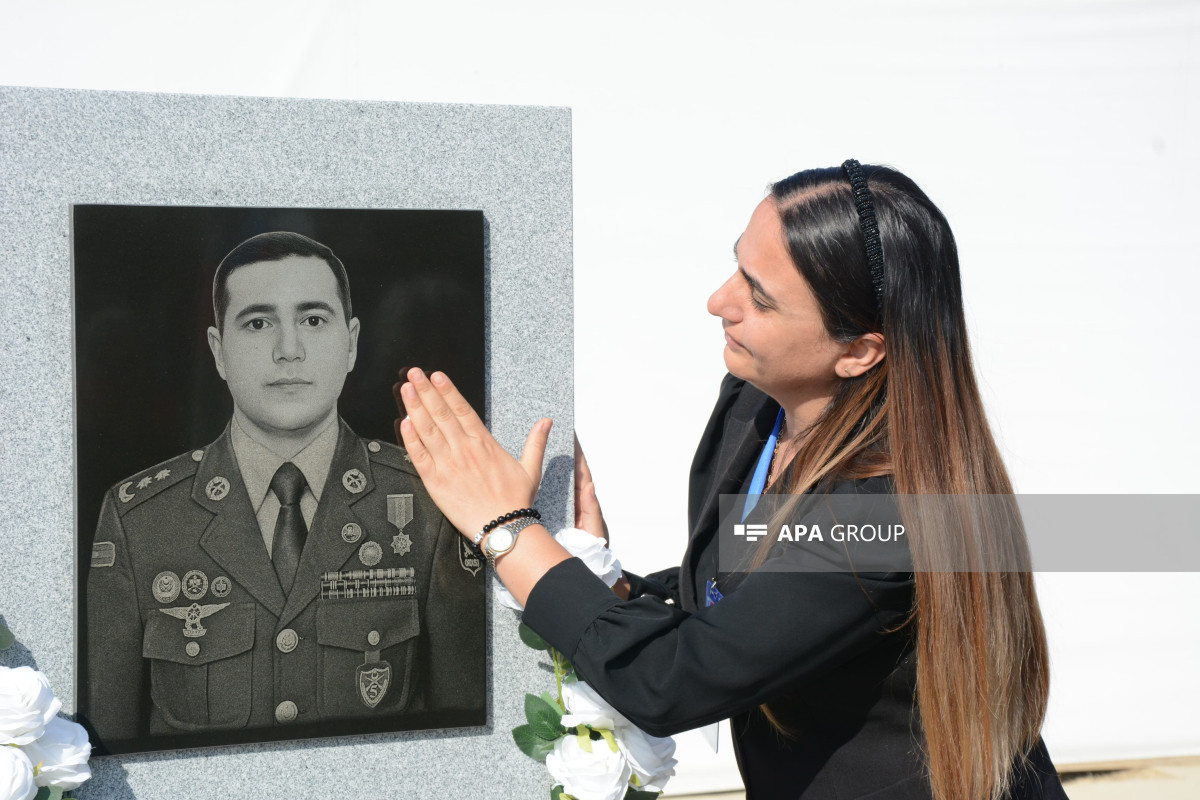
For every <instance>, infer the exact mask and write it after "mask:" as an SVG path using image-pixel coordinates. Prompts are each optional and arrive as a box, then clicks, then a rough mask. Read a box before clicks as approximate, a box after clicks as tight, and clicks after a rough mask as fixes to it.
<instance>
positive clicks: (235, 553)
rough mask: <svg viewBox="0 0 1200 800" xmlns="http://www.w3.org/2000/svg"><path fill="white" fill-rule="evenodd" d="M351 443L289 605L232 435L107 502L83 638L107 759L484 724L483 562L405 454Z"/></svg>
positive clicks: (344, 443)
mask: <svg viewBox="0 0 1200 800" xmlns="http://www.w3.org/2000/svg"><path fill="white" fill-rule="evenodd" d="M338 426H339V427H338V432H337V433H338V435H337V445H336V449H335V451H334V456H333V460H332V463H331V465H330V468H329V472H328V478H327V480H326V481H325V484H324V487H323V490H322V492H321V493H320V501H319V503H318V505H317V507H316V511H315V515H314V516H313V519H312V522H311V525H309V526H308V528H309V530H308V534H307V538H306V540H305V541H304V544H303V550H302V552H301V553H300V557H299V564H298V566H297V567H296V571H295V578H294V582H293V583H292V585H291V589H290V591H286V592H285V591H284V589H283V585H282V583H281V581H280V579H279V578H278V577H277V575H276V571H275V567H274V565H273V564H272V561H271V558H270V556H269V555H268V552H267V546H266V543H264V540H263V536H262V535H261V533H260V528H259V525H258V522H257V521H256V517H255V509H254V508H253V506H252V504H251V501H250V498H249V496H248V494H247V490H246V487H245V485H244V483H243V478H242V475H241V473H240V471H239V468H238V464H237V461H236V458H235V455H234V449H233V446H232V443H231V434H230V430H229V429H228V428H227V429H226V431H225V433H224V434H223V435H222V436H221V438H220V439H218V440H217V441H215V442H213V443H212V444H211V445H209V446H208V447H206V448H204V449H202V450H194V451H190V452H188V453H184V454H183V455H181V456H179V457H177V458H174V459H172V460H170V461H167V462H165V463H163V464H160V465H159V466H157V467H154V468H152V469H149V470H146V471H145V472H143V473H139V474H138V475H135V476H132V477H130V478H128V479H127V480H125V481H121V482H120V483H118V484H117V485H116V486H114V487H113V488H112V490H110V491H109V492H108V493H107V495H106V496H105V500H104V505H103V508H102V510H101V512H100V522H99V526H98V528H97V532H96V539H95V544H94V546H93V551H92V564H91V570H90V572H89V576H88V634H87V660H88V668H89V675H88V689H89V694H90V698H89V704H88V705H89V713H88V714H87V718H88V720H89V721H90V722H91V723H92V725H93V726H94V728H95V730H96V732H97V733H98V734H99V735H100V737H101V739H102V740H103V741H104V742H105V743H108V744H110V745H111V744H112V743H119V742H121V741H127V740H131V739H136V738H138V737H141V736H144V735H147V734H153V735H159V734H188V733H200V732H209V731H221V730H230V731H233V730H242V729H254V728H270V727H273V726H304V725H310V724H323V723H326V722H328V721H332V720H379V719H385V718H389V717H390V718H392V719H395V718H396V716H397V715H409V714H425V715H426V719H427V720H429V717H428V714H429V713H430V712H454V713H456V714H457V716H456V717H455V720H456V722H455V724H464V722H463V721H462V720H463V719H464V717H463V713H462V712H465V713H466V718H469V719H471V720H472V721H471V722H470V723H466V724H483V721H484V714H485V700H484V688H483V687H484V684H485V680H484V658H485V656H484V647H485V639H484V637H485V633H484V623H483V620H484V594H483V585H484V575H483V570H482V569H481V567H482V564H481V563H480V559H479V558H478V556H477V555H476V554H475V553H474V552H472V551H471V550H470V549H469V548H466V547H464V540H463V538H462V536H460V535H459V534H458V532H457V531H455V530H454V529H453V527H452V526H451V525H450V524H449V522H447V521H446V520H445V518H444V517H443V516H442V515H441V513H440V512H439V511H438V510H437V507H436V506H435V505H434V503H433V501H432V500H430V498H429V496H428V494H426V492H425V490H424V488H423V486H422V485H421V482H420V480H419V478H418V477H417V473H416V470H415V469H414V468H413V466H412V465H411V463H409V462H408V460H407V456H406V454H405V453H404V451H403V450H402V449H400V448H398V447H396V446H395V445H392V444H388V443H381V442H374V441H365V440H363V439H360V438H359V437H358V436H357V435H356V434H355V433H354V432H353V431H352V430H350V428H349V427H348V426H347V425H346V424H345V423H344V422H341V421H340V420H339V421H338ZM435 724H437V722H436V717H435V718H433V719H432V720H429V721H427V722H426V723H424V725H425V726H431V725H435ZM397 727H404V725H398V726H397ZM367 729H378V728H373V727H368V728H367ZM278 735H279V736H288V735H290V734H288V733H287V732H286V731H282V730H280V731H278ZM272 738H273V737H272ZM118 749H119V748H118Z"/></svg>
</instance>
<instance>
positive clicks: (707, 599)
mask: <svg viewBox="0 0 1200 800" xmlns="http://www.w3.org/2000/svg"><path fill="white" fill-rule="evenodd" d="M782 427H783V409H782V408H780V409H779V415H778V416H777V417H775V427H774V428H772V429H771V435H770V436H768V437H767V442H766V444H764V445H763V449H762V453H760V454H759V456H758V463H757V464H756V465H755V466H754V475H753V476H751V478H750V488H749V489H748V490H747V491H746V495H747V496H746V506H745V508H743V509H742V522H745V521H746V517H748V516H750V512H751V511H753V510H754V507H755V506H756V505H758V498H759V496H760V495H761V494H762V491H763V489H764V488H766V485H767V472H769V471H770V469H771V457H772V456H774V455H775V444H776V443H777V442H778V441H779V429H780V428H782ZM724 597H725V595H723V594H721V590H720V589H718V588H717V582H716V581H715V580H714V579H712V578H709V579H708V581H706V582H705V586H704V605H705V606H711V605H713V604H714V603H716V602H718V601H720V600H722V599H724Z"/></svg>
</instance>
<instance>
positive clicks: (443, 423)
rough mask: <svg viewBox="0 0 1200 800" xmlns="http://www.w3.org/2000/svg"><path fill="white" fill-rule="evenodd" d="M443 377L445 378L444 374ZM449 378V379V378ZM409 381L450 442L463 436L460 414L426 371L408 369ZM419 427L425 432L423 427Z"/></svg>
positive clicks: (430, 415)
mask: <svg viewBox="0 0 1200 800" xmlns="http://www.w3.org/2000/svg"><path fill="white" fill-rule="evenodd" d="M442 377H443V378H445V376H444V375H443V376H442ZM447 380H449V379H448V378H447ZM408 381H409V383H410V384H411V385H412V387H413V388H414V389H415V390H416V393H417V397H418V398H419V399H420V401H421V405H422V406H424V407H425V410H426V412H427V413H428V414H429V419H430V420H432V421H433V424H435V425H436V426H437V428H438V432H439V433H441V435H442V436H444V437H445V438H446V440H447V441H450V442H455V441H458V440H459V439H460V438H462V435H463V427H462V423H461V422H459V419H458V415H457V414H455V413H454V411H452V410H451V409H450V406H449V405H448V404H447V403H446V398H444V397H443V396H442V393H441V392H440V391H439V390H438V388H437V387H436V386H434V385H433V384H432V383H430V382H429V378H427V377H425V372H424V371H423V370H421V369H420V368H419V367H413V368H412V369H410V370H409V371H408ZM414 421H415V422H417V424H418V425H420V424H421V423H420V421H417V420H414ZM418 429H419V430H420V431H421V433H422V434H424V429H423V428H418Z"/></svg>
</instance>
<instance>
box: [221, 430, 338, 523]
mask: <svg viewBox="0 0 1200 800" xmlns="http://www.w3.org/2000/svg"><path fill="white" fill-rule="evenodd" d="M229 438H230V440H231V442H232V443H233V454H234V456H235V457H236V458H237V463H238V470H239V471H240V472H241V473H242V482H243V483H245V485H246V493H247V494H248V495H249V496H250V505H251V507H252V508H253V509H254V511H255V513H256V514H257V513H258V511H259V510H260V509H261V508H262V505H263V501H264V500H265V499H266V497H267V492H269V491H270V490H271V479H272V478H273V477H274V476H275V471H276V470H278V469H279V467H280V466H281V465H282V464H283V462H284V461H291V462H292V463H293V464H295V465H296V466H297V467H299V468H300V471H301V472H303V473H304V480H305V481H307V482H308V487H307V489H306V491H308V492H312V496H313V498H314V499H315V500H316V501H317V502H318V503H319V502H320V501H321V492H322V491H323V490H324V488H325V479H326V478H328V477H329V468H330V466H332V464H333V455H334V453H335V452H336V451H337V441H338V425H337V415H336V414H335V415H334V416H333V417H331V418H330V420H329V422H328V424H326V426H325V428H324V429H323V430H322V431H321V432H320V433H319V434H317V438H315V439H313V440H312V441H311V442H309V443H308V445H307V446H306V447H305V448H304V449H303V450H301V451H300V452H299V453H297V454H296V455H294V456H293V457H292V458H290V459H285V458H281V457H280V456H279V455H278V454H277V453H275V452H274V451H272V450H271V449H270V448H268V447H266V446H265V445H263V444H261V443H259V442H258V441H256V440H255V439H254V437H252V436H251V435H250V434H249V432H247V431H246V430H245V429H244V428H243V427H242V426H241V425H240V424H239V423H238V420H237V417H236V416H234V418H233V422H232V424H231V425H230V431H229ZM306 516H307V515H306ZM308 522H309V523H310V524H311V520H308Z"/></svg>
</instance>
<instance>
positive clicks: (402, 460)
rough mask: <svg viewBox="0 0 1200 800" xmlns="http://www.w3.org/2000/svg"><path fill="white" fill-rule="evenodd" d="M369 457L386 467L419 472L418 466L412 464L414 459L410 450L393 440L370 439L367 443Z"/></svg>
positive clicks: (414, 473) (410, 473)
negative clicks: (409, 454) (398, 445)
mask: <svg viewBox="0 0 1200 800" xmlns="http://www.w3.org/2000/svg"><path fill="white" fill-rule="evenodd" d="M367 457H368V458H370V459H371V461H372V462H374V463H376V464H383V465H384V466H386V467H391V468H392V469H398V470H400V471H401V472H406V473H408V474H409V475H416V474H417V470H416V468H415V467H414V466H413V465H412V459H410V458H409V457H408V451H407V450H405V449H404V448H403V447H397V446H396V445H394V444H392V443H391V442H385V441H382V440H380V439H372V440H370V441H369V442H368V443H367Z"/></svg>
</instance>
